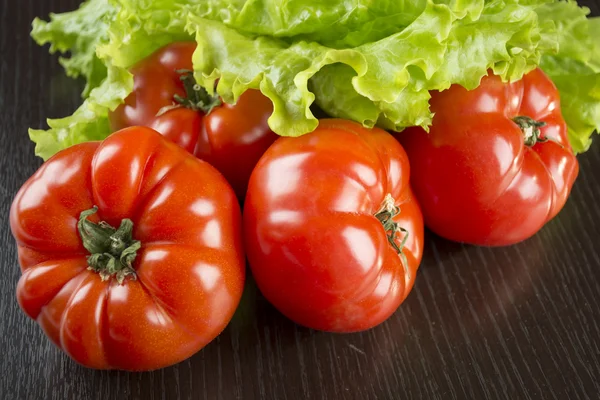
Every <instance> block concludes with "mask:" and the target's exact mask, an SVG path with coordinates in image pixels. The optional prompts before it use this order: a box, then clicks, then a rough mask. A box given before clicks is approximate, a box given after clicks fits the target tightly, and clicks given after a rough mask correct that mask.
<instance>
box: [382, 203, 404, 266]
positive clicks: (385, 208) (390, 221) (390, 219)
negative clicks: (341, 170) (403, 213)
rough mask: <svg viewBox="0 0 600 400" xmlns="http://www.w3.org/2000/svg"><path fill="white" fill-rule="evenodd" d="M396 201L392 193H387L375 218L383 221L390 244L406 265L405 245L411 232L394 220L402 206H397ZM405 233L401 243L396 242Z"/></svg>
mask: <svg viewBox="0 0 600 400" xmlns="http://www.w3.org/2000/svg"><path fill="white" fill-rule="evenodd" d="M395 203H396V201H395V200H394V198H393V197H392V195H391V194H389V193H388V194H387V195H386V196H385V198H384V199H383V202H382V204H381V207H380V208H379V211H377V212H376V213H375V218H377V219H378V220H379V222H381V225H383V230H384V231H385V233H386V235H387V238H388V242H389V243H390V245H391V246H392V247H393V248H394V250H396V253H398V255H399V256H400V257H401V258H402V261H403V262H404V265H406V263H407V261H406V256H405V255H404V253H403V249H404V245H405V244H406V241H407V240H408V235H409V232H408V231H407V230H406V229H404V228H403V227H401V226H400V225H399V224H398V223H397V222H396V221H394V217H396V216H397V215H398V214H400V207H398V206H396V204H395ZM400 234H404V237H403V238H402V241H401V242H400V244H398V243H396V239H397V237H398V235H400Z"/></svg>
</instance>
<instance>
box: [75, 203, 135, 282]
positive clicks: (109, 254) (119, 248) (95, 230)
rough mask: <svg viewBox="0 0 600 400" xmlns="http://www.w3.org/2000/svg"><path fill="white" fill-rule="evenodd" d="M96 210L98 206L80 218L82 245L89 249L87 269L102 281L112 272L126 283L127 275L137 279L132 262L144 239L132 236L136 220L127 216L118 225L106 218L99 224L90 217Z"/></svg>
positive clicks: (108, 277)
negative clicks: (114, 226) (108, 221)
mask: <svg viewBox="0 0 600 400" xmlns="http://www.w3.org/2000/svg"><path fill="white" fill-rule="evenodd" d="M96 212H98V207H96V206H94V207H93V208H91V209H89V210H86V211H83V212H82V213H81V214H80V215H79V221H78V222H77V230H78V231H79V236H80V237H81V240H82V241H83V247H85V248H86V250H87V251H89V252H90V255H89V256H88V257H87V263H88V269H90V270H92V271H94V272H97V273H98V274H99V275H100V277H101V278H102V280H103V281H105V280H108V279H110V278H112V277H113V276H114V277H115V278H116V279H117V282H118V283H119V284H123V282H124V280H125V278H126V277H127V276H129V277H131V278H132V279H134V280H135V279H136V274H135V270H134V269H133V267H132V263H133V260H135V257H136V256H137V251H138V250H139V249H140V248H141V243H140V241H139V240H134V239H133V237H132V231H133V222H132V221H131V220H130V219H127V218H126V219H123V220H122V221H121V225H120V226H119V228H118V229H115V228H113V227H112V226H110V225H109V224H108V223H106V222H104V221H101V222H99V223H97V224H96V223H94V222H91V221H89V220H88V219H87V218H88V217H89V216H90V215H92V214H95V213H96Z"/></svg>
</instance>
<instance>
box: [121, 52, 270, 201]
mask: <svg viewBox="0 0 600 400" xmlns="http://www.w3.org/2000/svg"><path fill="white" fill-rule="evenodd" d="M195 49H196V43H195V42H175V43H171V44H169V45H167V46H165V47H163V48H162V49H159V50H157V51H156V52H155V53H153V54H152V55H150V56H149V57H148V58H146V59H144V60H142V61H140V62H139V63H138V64H136V65H135V66H133V67H132V68H131V73H132V74H133V76H134V87H133V92H132V93H131V94H130V95H129V96H128V97H127V98H126V99H125V102H124V104H122V105H120V106H119V107H118V108H117V109H116V110H115V111H114V112H112V113H110V115H109V120H110V123H111V128H112V129H113V130H115V131H116V130H119V129H123V128H126V127H129V126H138V125H139V126H148V127H151V128H152V129H154V130H156V131H158V132H160V133H161V134H162V135H164V136H165V137H167V138H169V140H171V141H172V142H175V143H177V144H178V145H180V146H181V147H183V148H184V149H186V150H187V151H188V152H190V153H192V154H194V155H195V156H196V157H198V158H200V159H202V160H205V161H208V162H209V163H210V164H211V165H213V166H214V167H215V168H217V169H218V170H219V171H220V172H221V173H222V174H223V175H224V176H225V178H226V179H227V181H228V182H229V183H230V184H231V186H232V187H233V189H234V190H235V192H236V194H237V196H238V198H239V199H240V200H242V199H243V198H244V196H245V194H246V188H247V186H248V179H250V174H251V173H252V170H253V169H254V166H255V165H256V162H257V161H258V159H259V158H260V156H262V154H263V153H264V152H265V151H266V150H267V148H269V146H270V145H271V144H272V143H273V142H274V141H275V140H276V139H277V138H278V137H279V136H278V135H276V134H275V133H273V132H272V131H271V129H270V128H269V125H268V123H267V120H268V118H269V116H270V115H271V113H272V112H273V104H272V103H271V101H270V100H269V99H268V98H267V97H266V96H264V95H263V94H262V93H261V92H260V91H258V90H253V89H251V90H248V91H246V92H244V93H243V94H242V95H241V96H240V97H239V99H238V101H237V102H236V104H221V105H220V106H217V107H215V108H214V109H213V110H212V111H211V112H210V113H209V114H208V115H205V114H204V113H203V112H202V111H200V110H198V111H195V110H192V109H189V108H184V107H181V108H175V109H170V110H168V111H166V112H164V113H162V114H160V111H161V110H163V109H164V107H168V106H172V105H173V104H174V96H175V95H177V96H181V97H185V96H186V92H185V89H184V85H183V83H182V82H181V79H180V77H181V74H180V73H179V72H178V71H182V70H189V71H191V70H192V69H193V66H192V54H193V53H194V50H195ZM158 114H160V115H158Z"/></svg>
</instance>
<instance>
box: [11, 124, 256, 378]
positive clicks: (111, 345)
mask: <svg viewBox="0 0 600 400" xmlns="http://www.w3.org/2000/svg"><path fill="white" fill-rule="evenodd" d="M94 205H95V206H98V212H97V214H94V215H92V216H90V217H89V219H90V220H93V222H99V221H100V220H102V221H106V222H107V223H108V224H110V225H112V226H113V227H114V226H119V223H120V222H121V220H122V219H124V218H129V219H131V220H132V221H133V224H134V225H133V238H134V239H136V240H139V241H140V242H141V249H140V250H138V251H137V256H136V257H135V260H134V261H133V265H132V266H133V269H134V270H135V279H133V278H131V277H127V278H125V280H124V281H123V283H122V284H119V283H118V282H117V281H116V280H115V279H114V277H113V278H109V279H108V280H106V281H103V280H102V279H101V277H100V275H99V274H98V273H96V272H95V271H92V270H89V269H88V264H87V263H88V261H87V257H88V256H89V255H90V252H89V251H87V250H86V248H84V246H83V244H82V239H81V236H80V233H79V231H78V228H77V223H78V219H79V216H80V213H81V212H82V211H84V210H88V209H90V208H92V207H93V206H94ZM10 224H11V229H12V232H13V236H14V237H15V240H16V242H17V246H18V250H19V263H20V266H21V270H22V276H21V278H20V280H19V283H18V286H17V299H18V302H19V305H20V306H21V308H22V309H23V311H24V312H25V313H26V314H27V315H28V316H29V317H31V318H33V319H34V320H36V321H37V322H38V324H39V325H40V326H41V327H42V329H43V330H44V332H45V333H46V335H47V336H48V337H49V338H50V339H51V340H52V342H53V343H55V344H56V345H57V346H58V347H59V348H61V349H62V350H64V351H65V352H66V353H67V354H68V355H69V356H70V357H71V358H73V359H74V360H75V361H77V362H79V363H80V364H82V365H84V366H87V367H91V368H97V369H121V370H131V371H141V370H153V369H157V368H162V367H166V366H168V365H172V364H175V363H177V362H180V361H182V360H184V359H186V358H188V357H190V356H191V355H193V354H194V353H196V352H197V351H199V350H200V349H201V348H202V347H204V346H205V345H206V344H208V343H209V342H210V341H211V340H213V339H214V338H215V337H216V336H217V335H218V334H219V333H220V332H221V331H222V330H223V329H224V328H225V327H226V325H227V324H228V323H229V321H230V319H231V317H232V316H233V313H234V311H235V309H236V307H237V305H238V303H239V300H240V298H241V294H242V290H243V287H244V280H245V259H244V252H243V246H242V232H241V212H240V208H239V204H238V201H237V198H236V196H235V194H234V192H233V190H232V189H231V187H230V186H229V184H228V183H227V182H226V180H225V178H223V176H222V175H221V174H220V173H218V171H217V170H216V169H214V168H213V167H211V166H210V165H209V164H208V163H206V162H204V161H201V160H198V159H197V158H195V157H193V156H191V155H190V154H188V153H187V152H185V151H184V150H183V149H181V148H180V147H178V146H177V145H175V144H173V143H171V142H169V141H168V140H166V139H164V138H163V137H162V136H161V135H160V134H158V133H157V132H154V131H152V130H151V129H149V128H145V127H132V128H127V129H125V130H122V131H119V132H117V133H114V134H113V135H111V136H109V137H108V138H107V139H106V140H105V141H104V142H102V143H99V142H88V143H83V144H79V145H75V146H72V147H70V148H68V149H66V150H63V151H62V152H60V153H58V154H56V155H55V156H54V157H52V158H51V159H49V160H48V161H47V162H46V163H45V164H43V165H42V167H40V169H39V170H38V171H37V172H36V173H35V174H34V175H33V176H32V177H31V178H30V179H29V180H28V181H27V182H26V183H25V184H24V185H23V187H22V188H21V189H20V191H19V192H18V194H17V195H16V197H15V200H14V201H13V204H12V207H11V212H10Z"/></svg>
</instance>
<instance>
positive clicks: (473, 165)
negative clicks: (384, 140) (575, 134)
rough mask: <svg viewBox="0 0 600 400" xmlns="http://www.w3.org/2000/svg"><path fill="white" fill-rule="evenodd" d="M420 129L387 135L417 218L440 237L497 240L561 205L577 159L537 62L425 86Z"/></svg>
mask: <svg viewBox="0 0 600 400" xmlns="http://www.w3.org/2000/svg"><path fill="white" fill-rule="evenodd" d="M430 104H431V110H432V111H433V112H434V113H435V116H434V119H433V124H432V126H431V131H430V133H429V134H428V133H426V132H425V131H424V130H423V129H421V128H410V129H407V130H405V131H403V132H401V133H398V134H397V135H396V137H397V138H398V139H399V140H400V141H401V143H402V144H403V146H404V148H405V149H406V152H407V154H408V157H409V159H410V162H411V166H412V169H411V171H412V177H411V180H412V183H413V188H414V190H415V194H416V196H417V199H418V200H419V204H420V205H421V207H422V209H423V215H424V217H425V224H426V225H427V226H428V227H429V228H430V229H431V230H432V231H434V232H435V233H437V234H439V235H440V236H443V237H445V238H447V239H450V240H454V241H459V242H466V243H472V244H478V245H488V246H501V245H509V244H514V243H517V242H520V241H522V240H524V239H527V238H529V237H531V236H532V235H534V234H535V233H536V232H537V231H539V230H540V229H541V228H542V226H543V225H544V224H545V223H546V222H548V221H549V220H550V219H552V218H553V217H554V216H555V215H556V214H557V213H558V212H559V211H560V210H561V209H562V207H563V206H564V204H565V202H566V200H567V197H568V196H569V192H570V190H571V187H572V186H573V182H574V181H575V178H576V177H577V173H578V171H579V165H578V163H577V159H576V158H575V156H574V154H573V152H572V150H571V146H570V144H569V141H568V138H567V126H566V124H565V121H564V120H563V117H562V115H561V111H560V103H559V95H558V91H557V90H556V87H555V86H554V84H553V83H552V81H550V79H549V78H548V77H547V76H546V75H545V74H544V73H543V72H542V71H541V70H539V69H537V70H534V71H532V72H530V73H529V74H527V75H525V76H524V77H523V79H522V80H520V81H517V82H514V83H503V82H502V81H501V80H500V78H498V77H496V76H493V75H488V76H486V77H484V78H483V80H482V81H481V85H480V86H479V87H478V88H477V89H475V90H472V91H467V90H466V89H464V88H462V87H461V86H458V85H453V86H452V87H451V88H450V89H449V90H446V91H443V92H436V93H432V98H431V102H430Z"/></svg>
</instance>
